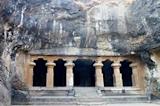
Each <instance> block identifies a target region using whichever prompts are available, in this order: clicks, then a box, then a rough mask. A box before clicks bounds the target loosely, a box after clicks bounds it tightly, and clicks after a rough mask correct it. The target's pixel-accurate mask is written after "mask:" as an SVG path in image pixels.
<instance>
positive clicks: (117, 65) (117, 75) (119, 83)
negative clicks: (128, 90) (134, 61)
mask: <svg viewBox="0 0 160 106" xmlns="http://www.w3.org/2000/svg"><path fill="white" fill-rule="evenodd" d="M112 66H113V69H114V77H115V86H116V87H123V82H122V74H121V73H120V66H121V64H120V63H114V64H112Z"/></svg>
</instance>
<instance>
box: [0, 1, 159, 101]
mask: <svg viewBox="0 0 160 106" xmlns="http://www.w3.org/2000/svg"><path fill="white" fill-rule="evenodd" d="M159 23H160V1H159V0H1V1H0V56H1V58H3V57H7V60H8V61H11V63H12V62H14V61H15V56H16V53H18V52H20V51H24V52H25V51H30V50H31V49H44V48H47V49H49V48H55V47H56V48H69V47H75V48H92V49H97V50H105V51H113V52H118V53H120V54H125V53H127V54H129V53H130V52H136V53H138V54H139V55H140V56H141V57H142V60H144V62H145V63H146V64H147V65H148V66H149V68H150V69H152V68H153V67H154V62H153V61H152V60H151V59H150V53H149V51H150V49H153V48H158V47H160V43H159V42H160V24H159ZM144 54H145V55H144ZM146 60H147V61H146ZM4 63H7V62H4ZM4 63H0V65H5V66H6V67H7V69H8V70H9V71H11V68H9V65H6V64H4ZM13 66H14V65H13ZM15 69H16V68H15ZM1 71H2V73H3V72H4V73H5V69H2V70H1ZM15 72H16V70H15ZM13 73H14V72H12V75H16V74H13ZM5 75H6V74H5ZM13 78H15V77H13ZM1 82H2V83H3V82H4V81H1ZM22 85H23V84H22ZM1 86H3V87H4V88H6V87H5V86H4V85H3V84H1ZM3 87H2V88H3ZM13 88H14V87H13ZM7 89H8V88H6V89H4V91H7ZM6 100H7V99H6ZM3 101H5V100H3ZM7 101H8V100H7ZM3 103H6V102H3Z"/></svg>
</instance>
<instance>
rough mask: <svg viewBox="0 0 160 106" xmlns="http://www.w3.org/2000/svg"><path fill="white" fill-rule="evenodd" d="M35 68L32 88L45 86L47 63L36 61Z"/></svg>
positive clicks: (40, 60) (41, 60)
mask: <svg viewBox="0 0 160 106" xmlns="http://www.w3.org/2000/svg"><path fill="white" fill-rule="evenodd" d="M34 62H35V63H36V66H35V67H34V69H33V86H39V87H43V86H46V75H47V67H46V63H47V61H45V60H43V59H38V60H35V61H34Z"/></svg>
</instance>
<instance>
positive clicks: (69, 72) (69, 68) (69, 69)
mask: <svg viewBox="0 0 160 106" xmlns="http://www.w3.org/2000/svg"><path fill="white" fill-rule="evenodd" d="M65 66H66V85H67V87H73V84H74V80H73V67H74V63H73V62H72V61H71V60H70V61H67V63H66V64H65Z"/></svg>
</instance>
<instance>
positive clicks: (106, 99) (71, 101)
mask: <svg viewBox="0 0 160 106" xmlns="http://www.w3.org/2000/svg"><path fill="white" fill-rule="evenodd" d="M146 101H147V97H146V96H144V95H139V96H138V95H137V96H102V97H98V98H97V97H92V98H91V97H90V98H88V97H78V98H77V97H51V96H34V97H31V98H30V100H29V101H28V102H20V101H17V102H13V104H15V105H18V104H22V105H25V104H30V105H85V104H86V105H87V104H88V105H90V104H91V105H96V104H97V105H103V104H107V103H135V102H146Z"/></svg>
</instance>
